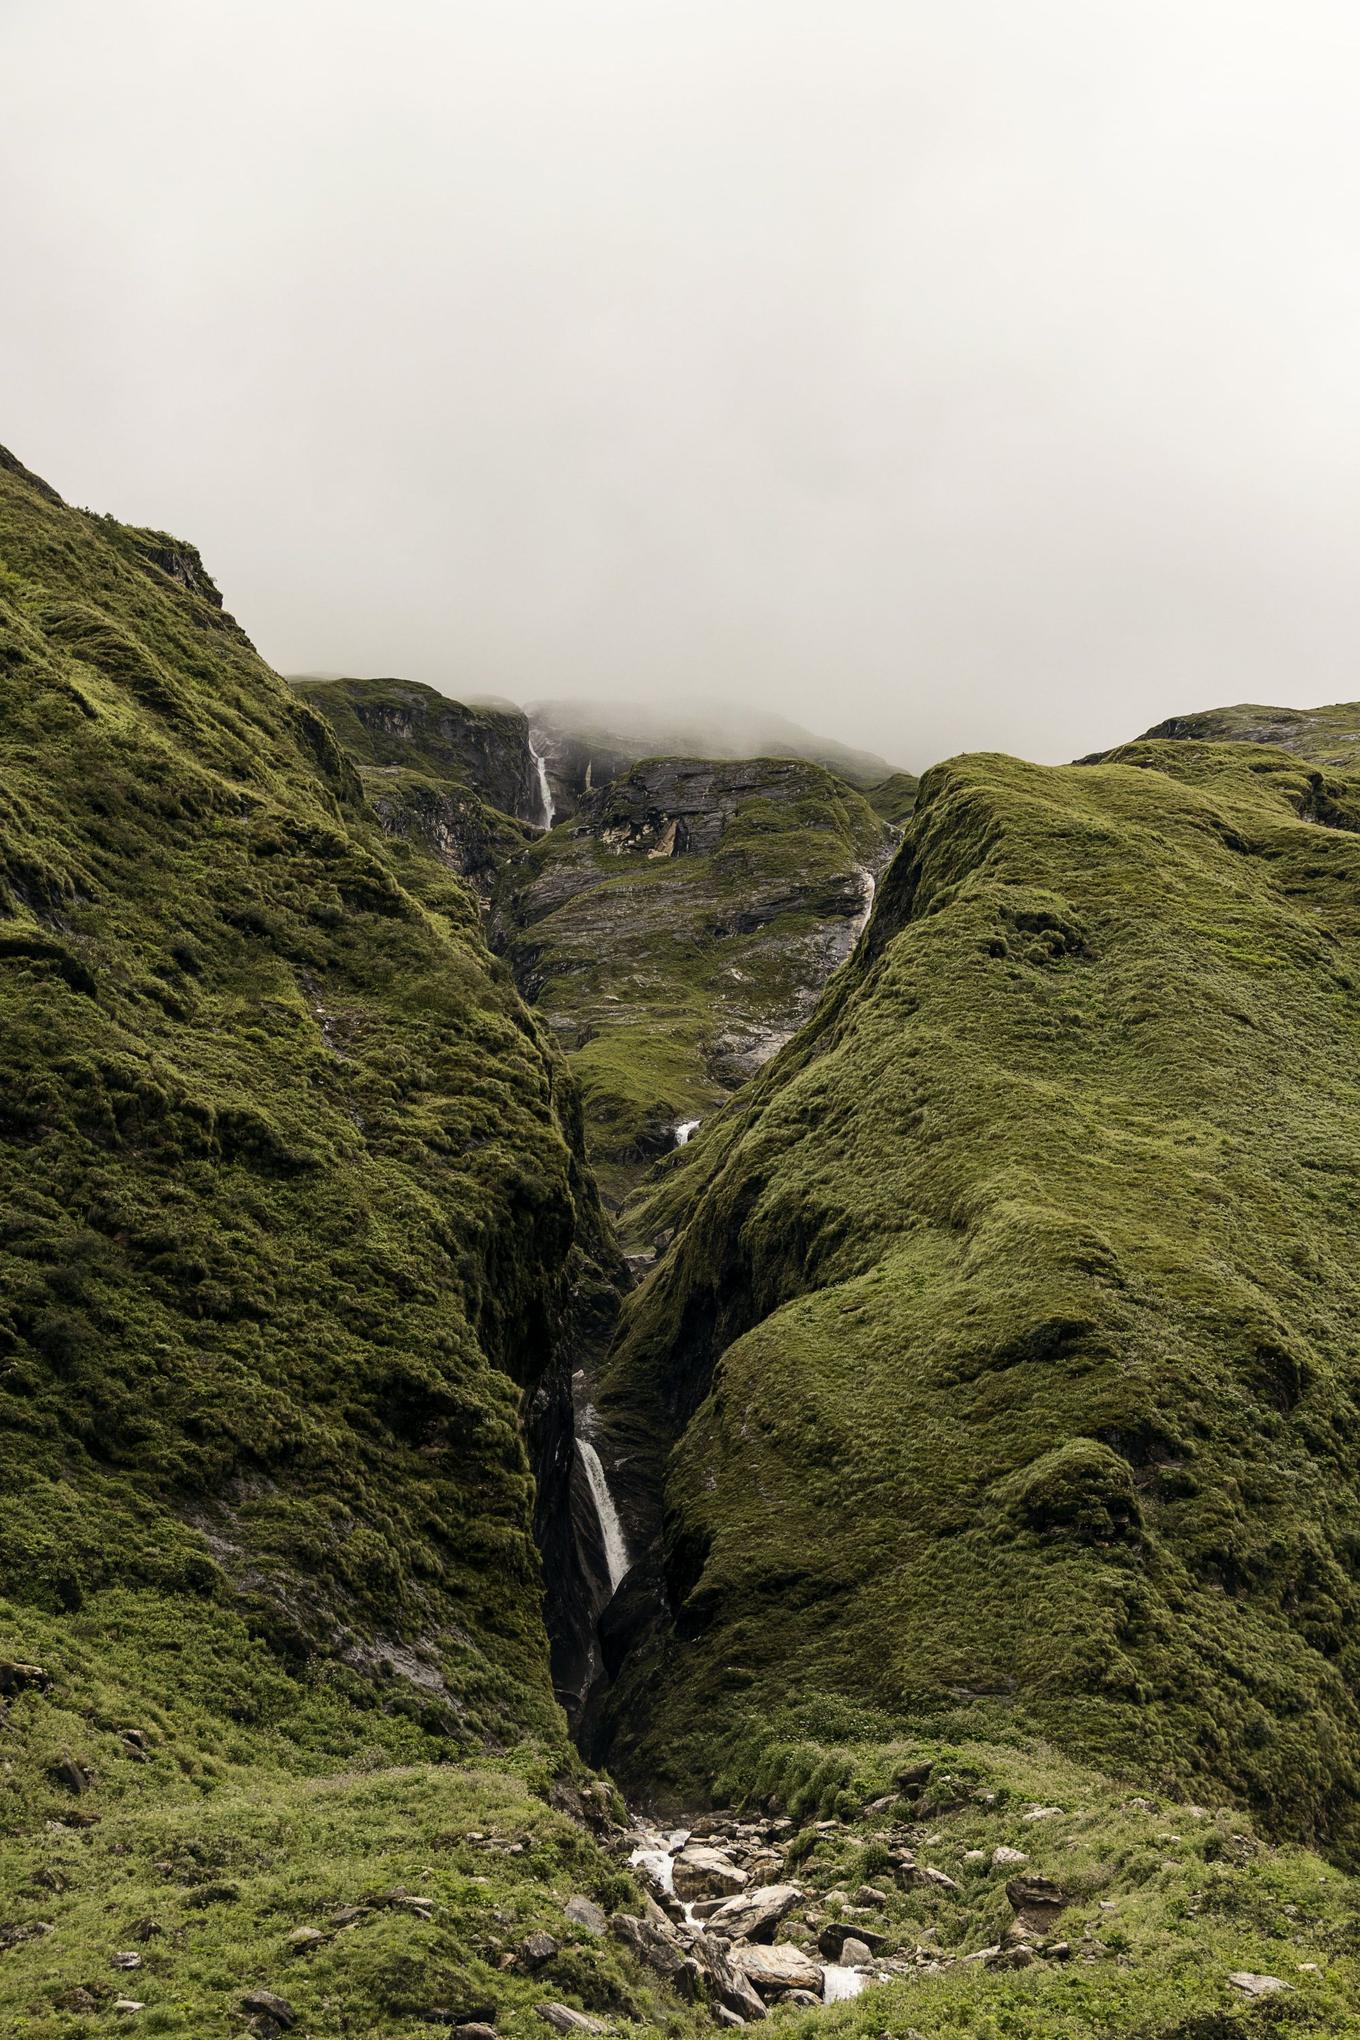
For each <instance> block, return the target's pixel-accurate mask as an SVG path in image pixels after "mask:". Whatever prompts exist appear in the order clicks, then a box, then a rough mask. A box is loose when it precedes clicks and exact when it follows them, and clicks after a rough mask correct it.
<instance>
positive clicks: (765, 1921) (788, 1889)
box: [709, 1884, 803, 1941]
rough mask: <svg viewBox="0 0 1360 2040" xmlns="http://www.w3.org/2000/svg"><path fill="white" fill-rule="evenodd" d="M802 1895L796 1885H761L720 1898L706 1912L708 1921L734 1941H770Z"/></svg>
mask: <svg viewBox="0 0 1360 2040" xmlns="http://www.w3.org/2000/svg"><path fill="white" fill-rule="evenodd" d="M802 1895H803V1894H802V1892H801V1891H800V1890H799V1888H798V1886H797V1885H796V1884H762V1885H761V1886H760V1888H759V1890H758V1891H742V1892H738V1894H737V1895H736V1897H735V1898H724V1899H721V1900H720V1901H719V1902H718V1904H717V1905H716V1906H715V1907H714V1908H713V1910H712V1912H711V1913H710V1914H709V1922H710V1924H711V1925H712V1926H714V1927H716V1928H718V1930H719V1931H720V1932H721V1933H724V1934H730V1935H731V1936H732V1938H733V1940H734V1941H769V1940H772V1939H773V1937H774V1930H775V1928H776V1927H777V1926H778V1925H779V1922H780V1921H781V1920H782V1919H783V1918H784V1915H785V1914H786V1913H787V1912H789V1911H790V1910H791V1909H792V1907H793V1906H795V1905H796V1904H797V1903H798V1900H799V1899H800V1898H801V1897H802Z"/></svg>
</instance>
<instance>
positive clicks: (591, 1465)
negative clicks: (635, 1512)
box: [576, 1438, 628, 1593]
mask: <svg viewBox="0 0 1360 2040" xmlns="http://www.w3.org/2000/svg"><path fill="white" fill-rule="evenodd" d="M576 1449H577V1451H578V1452H579V1453H580V1455H581V1464H582V1465H583V1466H584V1467H585V1470H586V1478H587V1479H588V1480H589V1482H590V1492H591V1494H592V1495H593V1496H594V1498H595V1514H596V1516H597V1518H598V1519H599V1525H600V1541H601V1543H602V1544H603V1545H604V1562H605V1564H606V1566H607V1567H608V1568H609V1585H610V1588H611V1589H612V1590H613V1591H614V1592H616V1593H617V1591H618V1586H619V1582H620V1580H622V1578H623V1576H624V1574H625V1573H626V1572H627V1570H628V1546H627V1544H626V1542H625V1541H624V1535H623V1525H622V1523H620V1521H619V1512H618V1510H617V1509H616V1508H615V1507H614V1497H613V1496H612V1495H611V1494H610V1492H609V1482H608V1481H607V1480H606V1479H605V1477H604V1467H603V1466H602V1464H601V1463H600V1455H599V1453H598V1452H597V1451H596V1450H595V1447H594V1446H593V1445H592V1444H591V1442H590V1440H589V1438H578V1439H577V1440H576Z"/></svg>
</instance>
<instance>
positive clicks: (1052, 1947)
mask: <svg viewBox="0 0 1360 2040" xmlns="http://www.w3.org/2000/svg"><path fill="white" fill-rule="evenodd" d="M1043 1952H1044V1954H1045V1955H1047V1957H1048V1959H1049V1961H1050V1962H1070V1961H1071V1959H1072V1944H1071V1942H1070V1941H1050V1942H1049V1943H1048V1945H1047V1947H1046V1948H1045V1949H1044V1951H1043Z"/></svg>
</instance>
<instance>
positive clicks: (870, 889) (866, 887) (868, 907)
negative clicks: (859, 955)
mask: <svg viewBox="0 0 1360 2040" xmlns="http://www.w3.org/2000/svg"><path fill="white" fill-rule="evenodd" d="M859 875H860V880H861V888H860V896H859V900H860V906H859V912H858V913H857V914H856V916H855V932H854V937H853V939H852V943H851V947H852V948H853V946H854V943H855V942H858V940H859V938H860V936H861V935H862V934H863V933H864V931H865V929H866V928H867V927H868V925H869V916H870V914H872V912H873V911H874V894H875V893H876V892H877V891H878V881H877V880H876V879H875V877H874V874H873V873H872V871H866V870H865V868H864V866H863V865H862V864H861V866H860V867H859ZM852 1995H853V1993H852Z"/></svg>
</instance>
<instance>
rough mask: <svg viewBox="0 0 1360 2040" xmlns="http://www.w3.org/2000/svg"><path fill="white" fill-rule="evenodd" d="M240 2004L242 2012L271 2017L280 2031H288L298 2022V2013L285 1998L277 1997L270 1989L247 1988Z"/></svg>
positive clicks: (266, 2017)
mask: <svg viewBox="0 0 1360 2040" xmlns="http://www.w3.org/2000/svg"><path fill="white" fill-rule="evenodd" d="M240 2004H241V2010H242V2011H243V2012H247V2013H249V2014H251V2015H253V2016H254V2017H257V2018H263V2019H272V2020H273V2022H274V2025H275V2026H276V2027H277V2028H278V2029H279V2031H280V2032H284V2033H286V2032H288V2030H289V2029H290V2028H291V2027H293V2026H296V2024H297V2022H298V2015H297V2013H296V2012H295V2011H294V2010H293V2007H292V2006H291V2005H290V2004H289V2002H288V2000H287V1998H281V1997H279V1996H278V1995H277V1994H276V1992H274V1991H272V1990H248V1991H246V1992H245V1994H244V1995H243V1996H242V1998H241V2000H240Z"/></svg>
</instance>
